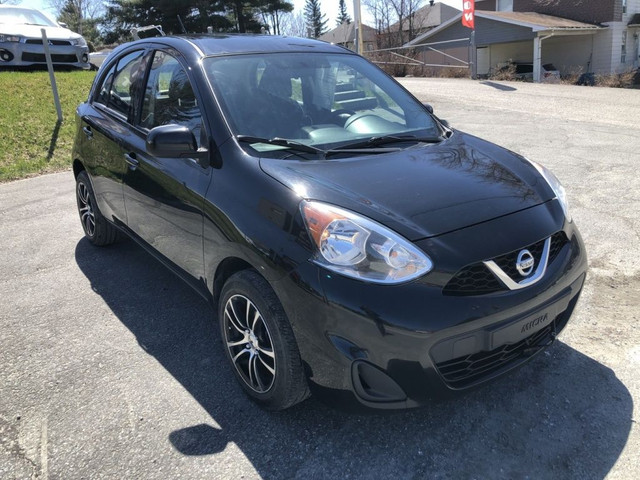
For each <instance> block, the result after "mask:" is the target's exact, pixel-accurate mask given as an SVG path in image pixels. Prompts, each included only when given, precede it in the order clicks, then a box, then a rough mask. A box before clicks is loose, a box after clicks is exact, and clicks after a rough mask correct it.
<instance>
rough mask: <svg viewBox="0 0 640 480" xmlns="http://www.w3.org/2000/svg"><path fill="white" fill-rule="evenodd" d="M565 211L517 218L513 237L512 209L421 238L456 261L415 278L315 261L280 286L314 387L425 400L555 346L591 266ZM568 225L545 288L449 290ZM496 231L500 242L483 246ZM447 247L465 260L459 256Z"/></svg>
mask: <svg viewBox="0 0 640 480" xmlns="http://www.w3.org/2000/svg"><path fill="white" fill-rule="evenodd" d="M552 203H554V202H552ZM555 203H557V202H555ZM558 209H559V206H557V205H542V206H538V207H535V208H533V209H530V210H529V211H527V212H524V213H522V212H521V213H518V214H514V215H518V220H520V221H519V222H517V225H518V230H517V231H514V232H512V234H510V235H504V233H505V232H508V228H509V225H513V218H509V217H512V216H507V217H503V218H501V219H498V220H495V221H491V222H486V223H484V224H481V225H477V226H474V227H470V228H468V229H465V230H463V231H459V232H454V233H452V234H447V235H444V236H442V237H440V238H436V239H430V240H428V241H423V242H418V245H419V246H421V247H422V248H424V249H425V250H426V251H429V253H430V254H431V255H432V257H435V258H434V263H435V264H436V265H439V264H441V265H445V267H444V268H443V269H442V270H438V271H434V272H431V273H430V274H428V275H426V276H425V277H423V278H422V279H420V280H418V281H414V282H411V283H409V284H405V285H399V286H384V285H373V284H365V283H363V282H360V281H357V280H353V279H349V278H345V277H342V276H339V275H336V274H333V273H331V272H329V271H327V270H324V269H321V268H319V267H316V266H315V265H313V264H311V263H309V264H306V265H302V266H300V267H299V269H298V271H297V272H296V273H295V274H294V275H292V276H291V277H289V278H288V279H286V280H284V281H282V282H278V284H277V285H274V288H275V289H276V293H277V294H278V295H279V296H280V298H281V300H282V303H283V305H284V306H285V310H287V313H288V315H289V318H290V319H291V320H292V325H293V327H294V332H295V334H296V337H297V340H298V344H299V347H300V353H301V356H302V358H303V361H304V363H305V367H306V368H307V372H308V374H309V377H310V383H311V387H312V390H313V391H314V392H315V393H320V394H323V393H329V394H330V397H333V399H337V401H338V402H341V403H342V402H343V401H344V400H353V398H355V399H357V400H358V401H359V402H360V403H362V404H365V405H367V406H369V407H375V408H407V407H415V406H419V405H423V404H426V403H428V402H430V401H433V400H437V399H440V398H444V397H448V396H451V395H452V394H455V393H456V392H460V391H464V390H468V389H469V388H472V387H475V386H478V385H481V384H483V383H486V382H487V381H489V380H492V379H494V378H497V377H499V376H501V375H502V374H504V373H506V372H507V371H509V370H512V369H514V368H516V367H518V366H519V365H521V364H523V363H524V362H526V361H527V360H528V359H530V358H531V357H533V356H534V355H535V354H536V353H538V352H539V351H541V350H542V349H544V347H546V346H547V345H549V344H550V343H551V342H552V341H553V340H554V339H555V337H556V336H557V334H558V333H559V332H560V331H561V330H562V329H563V328H564V326H565V325H566V324H567V321H568V319H569V317H570V316H571V313H572V312H573V309H574V307H575V305H576V303H577V300H578V297H579V294H580V291H581V289H582V286H583V283H584V279H585V276H586V270H587V259H586V253H585V250H584V245H583V242H582V239H581V237H580V234H579V233H578V231H577V229H576V228H575V225H574V224H573V223H568V224H565V223H564V220H563V219H562V214H561V212H559V211H558ZM511 228H512V227H511ZM561 230H562V231H564V234H565V235H566V239H567V242H566V243H565V244H564V246H563V247H562V248H561V250H560V251H559V253H558V254H557V255H556V256H555V258H554V260H553V261H552V262H550V263H549V265H548V267H547V272H546V274H545V275H544V277H543V278H542V279H541V280H540V281H539V282H538V283H536V284H535V285H532V286H530V287H527V288H524V289H522V290H514V291H502V292H495V293H490V294H483V295H467V296H449V295H445V294H444V293H443V287H444V285H446V283H447V281H448V280H449V279H450V278H451V277H452V275H453V273H455V272H456V271H457V269H458V268H459V266H462V265H464V264H466V262H469V263H471V262H472V261H474V260H482V259H486V258H491V257H493V256H496V255H500V254H503V253H505V252H508V251H511V250H516V249H519V248H523V246H526V245H529V244H530V243H533V242H534V241H538V240H540V239H541V235H542V238H544V237H546V236H551V235H553V234H554V233H556V232H558V231H561ZM496 232H502V233H503V235H496ZM489 238H491V239H494V241H492V242H486V243H484V244H483V245H481V246H478V245H477V242H482V239H489ZM465 242H466V243H468V244H469V245H468V248H466V249H465V248H464V243H465ZM447 252H448V254H449V258H460V259H462V260H461V261H462V265H456V264H455V262H454V261H449V264H448V262H447V261H446V260H445V258H446V256H447ZM452 252H453V253H456V254H454V255H453V256H452V255H451V253H452ZM461 252H465V253H461ZM438 255H441V256H442V258H441V259H440V261H439V259H438V258H437V257H438Z"/></svg>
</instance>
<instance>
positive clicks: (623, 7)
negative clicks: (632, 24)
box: [622, 0, 627, 13]
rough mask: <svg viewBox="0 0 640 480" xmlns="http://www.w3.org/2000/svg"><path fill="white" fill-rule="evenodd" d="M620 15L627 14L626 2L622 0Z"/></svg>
mask: <svg viewBox="0 0 640 480" xmlns="http://www.w3.org/2000/svg"><path fill="white" fill-rule="evenodd" d="M622 13H627V0H622Z"/></svg>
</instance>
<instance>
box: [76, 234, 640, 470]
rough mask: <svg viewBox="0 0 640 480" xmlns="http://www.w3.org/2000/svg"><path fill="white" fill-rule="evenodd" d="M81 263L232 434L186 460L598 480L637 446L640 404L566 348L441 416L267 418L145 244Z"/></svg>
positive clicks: (438, 411)
mask: <svg viewBox="0 0 640 480" xmlns="http://www.w3.org/2000/svg"><path fill="white" fill-rule="evenodd" d="M75 256H76V261H77V264H78V266H79V267H80V269H81V270H82V272H83V273H84V274H85V275H86V277H87V278H88V279H89V280H90V282H91V285H92V288H93V290H94V291H95V292H96V293H97V294H98V295H100V296H101V297H102V298H103V299H104V301H105V302H106V303H107V304H108V305H109V307H110V308H111V310H112V311H113V313H114V315H115V316H116V317H117V318H118V319H119V320H120V321H121V322H122V323H123V324H124V325H125V326H126V327H127V328H128V329H129V330H130V331H131V332H132V333H133V334H134V335H135V336H136V338H137V340H138V343H139V344H140V347H141V349H144V351H146V353H148V354H150V355H153V356H154V357H155V358H156V359H157V361H158V362H160V364H161V365H162V366H163V367H164V368H165V369H166V370H167V371H168V372H169V373H170V374H171V375H172V376H173V377H174V378H175V379H176V380H177V381H178V382H179V383H180V384H181V385H182V386H183V387H184V388H185V389H186V390H187V391H188V392H189V393H190V394H191V395H192V396H193V397H194V398H195V399H196V400H197V401H198V402H199V403H200V405H202V407H203V408H204V409H206V411H207V412H208V413H209V415H211V417H212V419H213V421H212V423H215V424H217V425H218V426H219V427H220V428H218V427H214V426H212V425H208V424H201V423H197V424H194V425H185V426H184V428H182V429H179V430H176V431H173V432H166V434H167V437H168V438H167V441H168V442H171V444H172V445H173V446H174V447H175V449H176V450H177V451H178V452H180V453H182V454H183V455H186V456H189V455H198V456H202V455H213V454H216V453H218V452H221V451H222V450H224V449H225V448H226V447H227V445H228V444H229V442H233V443H234V444H235V445H237V447H238V448H239V449H240V450H241V451H242V452H243V453H244V455H246V457H247V459H248V460H249V461H250V462H252V464H253V466H254V467H255V469H256V470H257V471H258V472H259V474H260V475H261V476H262V477H263V478H291V477H294V476H296V477H308V478H347V477H350V478H425V477H438V478H442V477H453V478H472V477H473V478H524V477H531V478H552V477H553V478H580V479H586V478H603V477H604V476H605V475H606V474H607V473H608V472H609V470H610V469H611V467H612V466H613V465H614V463H615V462H616V460H617V459H618V456H619V455H620V452H621V451H622V449H623V447H624V445H625V443H626V440H627V437H628V435H629V431H630V428H631V413H632V406H633V404H632V399H631V396H630V394H629V392H628V390H627V389H626V388H625V386H624V385H623V384H622V383H621V382H620V381H619V380H618V379H617V378H616V376H615V374H614V372H613V371H612V370H610V369H609V368H607V367H605V366H604V365H602V364H600V363H598V362H596V361H594V360H592V359H591V358H589V357H587V356H585V355H583V354H581V353H580V352H578V351H576V350H574V349H572V348H571V347H569V346H567V345H566V344H563V343H562V342H557V343H556V344H555V345H554V346H552V347H551V348H550V349H549V351H547V352H546V353H545V354H543V355H539V356H538V357H537V358H536V359H534V360H533V361H532V362H531V363H529V364H528V365H527V366H525V367H524V368H522V369H520V370H518V371H517V372H516V373H514V374H512V375H511V376H509V377H508V378H506V379H504V380H501V381H498V382H496V383H494V384H493V385H492V386H490V387H485V388H483V389H481V390H477V391H475V392H472V393H471V394H469V395H466V396H464V397H461V398H459V399H457V400H454V401H451V402H447V403H440V404H436V405H433V406H431V407H429V408H424V409H419V410H412V411H404V412H396V413H391V414H390V413H377V412H376V413H369V414H362V415H360V414H358V415H355V414H347V413H344V412H341V411H337V410H334V409H331V408H329V407H326V406H325V405H323V404H321V403H320V402H318V401H316V400H314V399H313V398H312V399H310V400H308V401H306V402H304V403H303V404H301V405H299V406H297V407H294V408H293V409H290V410H288V411H286V412H281V413H266V412H263V411H261V410H260V409H258V408H257V407H256V406H254V405H253V404H252V403H251V402H250V401H248V400H247V399H246V398H245V397H244V396H243V394H242V392H241V390H240V388H239V387H238V386H237V385H236V384H235V379H234V378H233V375H232V373H231V371H230V370H229V369H228V368H227V367H226V365H225V358H224V354H223V351H222V345H221V342H220V338H219V335H218V330H217V326H216V324H215V319H214V312H213V310H212V309H211V307H210V306H209V305H208V304H207V303H206V302H205V301H204V300H202V299H201V298H200V297H199V296H198V295H197V294H196V293H194V292H193V291H191V290H190V288H189V287H188V286H186V285H185V284H183V283H182V281H181V280H179V279H178V278H176V277H175V276H173V274H171V273H170V272H168V271H167V270H166V269H165V268H164V267H162V266H161V265H160V264H159V263H158V262H157V261H155V260H154V259H153V258H151V257H150V256H149V255H148V254H146V253H145V252H144V251H143V250H142V249H140V248H139V247H137V246H136V245H135V244H134V243H133V242H121V243H119V244H117V245H115V246H113V247H111V248H105V249H97V248H94V247H92V246H91V245H90V244H89V243H88V242H87V241H86V240H84V239H83V240H81V241H80V242H79V243H78V244H77V247H76V252H75ZM568 328H571V326H569V327H568ZM159 427H161V426H159ZM159 429H160V430H162V429H161V428H159Z"/></svg>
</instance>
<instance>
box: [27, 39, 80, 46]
mask: <svg viewBox="0 0 640 480" xmlns="http://www.w3.org/2000/svg"><path fill="white" fill-rule="evenodd" d="M25 43H29V44H31V45H42V39H40V38H28V39H27V40H26V41H25ZM49 45H71V42H70V41H69V40H49Z"/></svg>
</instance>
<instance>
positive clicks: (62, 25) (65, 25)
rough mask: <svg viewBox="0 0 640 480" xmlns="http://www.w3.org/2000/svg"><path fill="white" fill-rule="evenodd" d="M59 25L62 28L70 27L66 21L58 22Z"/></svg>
mask: <svg viewBox="0 0 640 480" xmlns="http://www.w3.org/2000/svg"><path fill="white" fill-rule="evenodd" d="M58 25H60V26H61V27H62V28H69V25H67V24H66V23H64V22H58Z"/></svg>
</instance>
